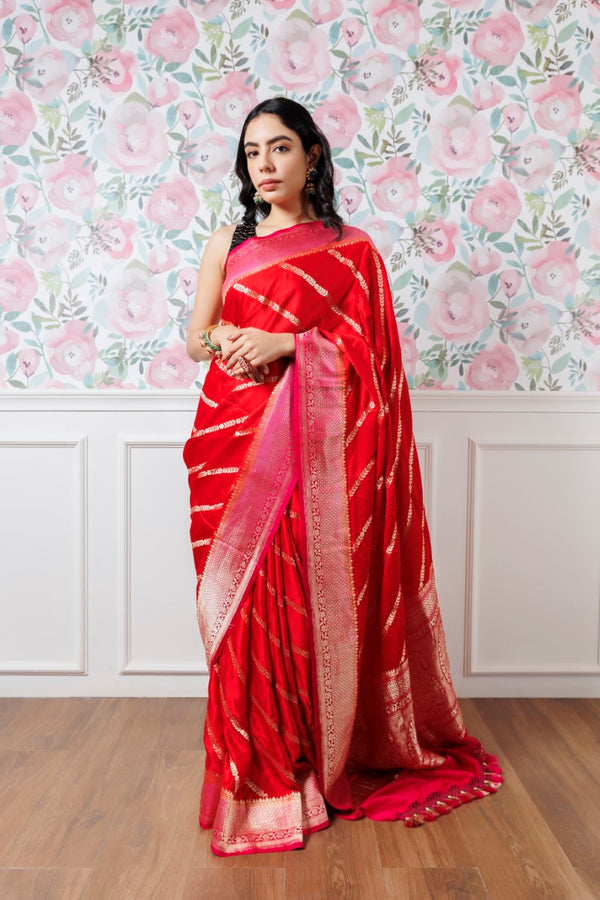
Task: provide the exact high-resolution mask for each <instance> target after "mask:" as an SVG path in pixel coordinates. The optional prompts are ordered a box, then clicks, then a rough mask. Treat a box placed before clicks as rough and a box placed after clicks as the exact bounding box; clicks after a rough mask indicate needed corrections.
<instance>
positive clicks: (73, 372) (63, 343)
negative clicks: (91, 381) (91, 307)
mask: <svg viewBox="0 0 600 900" xmlns="http://www.w3.org/2000/svg"><path fill="white" fill-rule="evenodd" d="M46 344H47V346H48V349H49V351H50V365H51V366H52V368H53V369H54V371H55V372H58V373H59V374H60V375H70V376H71V378H75V379H76V380H78V381H83V379H84V378H85V377H86V375H92V374H93V372H94V369H95V367H96V360H97V359H98V349H97V347H96V342H95V340H94V328H93V325H92V323H91V322H84V321H83V320H82V319H75V320H74V321H72V322H67V324H66V325H63V326H62V328H59V329H58V330H57V331H52V332H50V333H49V335H48V338H47V339H46Z"/></svg>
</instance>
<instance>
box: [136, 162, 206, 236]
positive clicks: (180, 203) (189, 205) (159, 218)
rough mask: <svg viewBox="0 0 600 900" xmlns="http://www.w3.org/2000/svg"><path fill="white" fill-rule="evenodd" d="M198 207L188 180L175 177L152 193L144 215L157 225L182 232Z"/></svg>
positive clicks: (178, 176)
mask: <svg viewBox="0 0 600 900" xmlns="http://www.w3.org/2000/svg"><path fill="white" fill-rule="evenodd" d="M199 205H200V204H199V202H198V198H197V196H196V193H195V191H194V188H193V187H192V185H191V184H190V182H189V180H188V179H187V178H183V177H182V176H181V175H175V177H174V178H172V179H171V180H170V181H165V182H164V183H163V184H161V185H160V186H159V187H157V188H155V189H154V190H153V191H152V194H151V195H150V197H149V199H148V203H147V204H146V215H147V216H148V218H149V219H150V220H151V221H152V222H156V224H157V225H164V227H165V228H167V229H171V228H175V229H176V230H177V231H184V230H185V229H186V228H187V227H188V225H189V224H190V222H191V221H192V219H193V218H194V216H195V215H196V213H197V212H198V207H199Z"/></svg>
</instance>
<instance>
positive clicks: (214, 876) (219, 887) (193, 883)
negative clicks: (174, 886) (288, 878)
mask: <svg viewBox="0 0 600 900" xmlns="http://www.w3.org/2000/svg"><path fill="white" fill-rule="evenodd" d="M267 855H269V854H261V856H267ZM284 891H285V870H284V869H272V868H269V869H223V870H221V871H215V869H194V870H193V871H192V872H190V877H189V879H188V883H187V884H186V887H185V890H184V892H183V894H182V900H199V898H202V900H282V898H283V897H284ZM152 896H153V900H163V898H164V900H173V898H174V896H175V895H173V894H171V895H167V894H153V895H152Z"/></svg>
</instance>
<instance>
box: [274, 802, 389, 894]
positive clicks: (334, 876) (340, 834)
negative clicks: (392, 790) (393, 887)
mask: <svg viewBox="0 0 600 900" xmlns="http://www.w3.org/2000/svg"><path fill="white" fill-rule="evenodd" d="M286 872H287V877H286V893H285V897H286V900H323V898H329V897H332V898H333V897H335V898H338V897H339V898H342V897H343V898H346V897H378V896H379V895H378V893H377V892H378V891H380V890H381V891H384V890H385V889H384V888H383V884H382V874H381V873H382V868H381V860H380V858H379V851H378V847H377V840H376V837H375V829H374V827H373V822H371V821H370V820H369V819H360V820H358V821H354V822H349V821H347V820H344V819H335V820H334V821H333V823H332V825H331V826H330V827H329V828H327V829H325V830H324V831H318V832H315V833H314V834H312V835H309V836H308V838H307V841H306V846H305V849H304V850H298V851H294V852H292V853H288V854H287V859H286ZM383 896H385V894H383Z"/></svg>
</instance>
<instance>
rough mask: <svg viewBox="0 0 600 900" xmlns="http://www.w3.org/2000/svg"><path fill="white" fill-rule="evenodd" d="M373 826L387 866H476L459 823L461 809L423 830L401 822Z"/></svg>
mask: <svg viewBox="0 0 600 900" xmlns="http://www.w3.org/2000/svg"><path fill="white" fill-rule="evenodd" d="M457 812H458V815H457ZM373 824H374V827H375V835H376V838H377V846H378V848H379V855H380V858H381V864H382V866H384V867H389V868H396V867H397V866H402V868H416V869H421V868H428V867H431V868H436V867H438V866H441V867H443V868H448V869H452V868H456V867H469V866H473V865H474V861H473V851H472V850H471V848H470V847H469V844H468V842H467V840H466V838H465V834H464V831H463V828H462V825H461V823H460V810H458V811H457V810H454V811H453V812H451V813H449V814H448V815H446V816H440V818H439V819H436V821H435V822H428V823H427V825H424V826H422V827H420V828H407V827H406V826H405V825H403V824H402V823H401V822H374V823H373Z"/></svg>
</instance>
